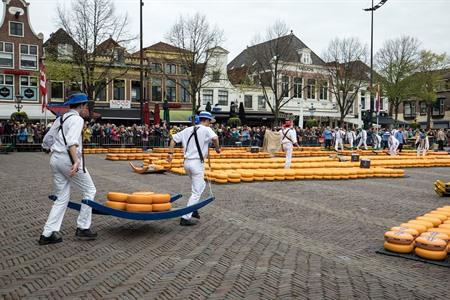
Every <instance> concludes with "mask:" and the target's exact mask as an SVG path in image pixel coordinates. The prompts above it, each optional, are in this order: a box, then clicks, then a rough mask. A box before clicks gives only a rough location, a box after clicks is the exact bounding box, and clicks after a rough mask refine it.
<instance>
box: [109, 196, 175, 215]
mask: <svg viewBox="0 0 450 300" xmlns="http://www.w3.org/2000/svg"><path fill="white" fill-rule="evenodd" d="M107 199H108V201H106V202H105V205H106V206H108V207H111V208H114V209H119V210H126V211H131V212H162V211H168V210H170V209H171V208H172V204H171V203H170V195H169V194H155V193H153V192H134V193H132V194H126V193H118V192H109V193H108V194H107Z"/></svg>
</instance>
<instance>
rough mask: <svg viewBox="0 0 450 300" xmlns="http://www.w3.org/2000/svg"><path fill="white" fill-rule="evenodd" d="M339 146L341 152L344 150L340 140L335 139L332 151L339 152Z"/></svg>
mask: <svg viewBox="0 0 450 300" xmlns="http://www.w3.org/2000/svg"><path fill="white" fill-rule="evenodd" d="M339 146H341V150H344V143H343V142H342V139H336V142H335V144H334V150H336V151H339Z"/></svg>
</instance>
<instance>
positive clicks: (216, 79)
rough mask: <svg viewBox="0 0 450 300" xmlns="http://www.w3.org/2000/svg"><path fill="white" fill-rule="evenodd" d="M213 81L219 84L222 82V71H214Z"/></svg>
mask: <svg viewBox="0 0 450 300" xmlns="http://www.w3.org/2000/svg"><path fill="white" fill-rule="evenodd" d="M212 81H213V82H219V81H220V71H214V72H213V73H212Z"/></svg>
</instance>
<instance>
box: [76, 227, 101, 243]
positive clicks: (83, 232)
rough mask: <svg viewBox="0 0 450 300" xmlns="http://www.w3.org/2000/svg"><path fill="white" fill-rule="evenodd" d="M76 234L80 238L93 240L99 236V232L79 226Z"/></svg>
mask: <svg viewBox="0 0 450 300" xmlns="http://www.w3.org/2000/svg"><path fill="white" fill-rule="evenodd" d="M75 236H76V237H77V238H78V239H80V240H84V241H91V240H95V239H96V238H97V233H96V232H92V231H91V229H80V228H77V232H76V233H75Z"/></svg>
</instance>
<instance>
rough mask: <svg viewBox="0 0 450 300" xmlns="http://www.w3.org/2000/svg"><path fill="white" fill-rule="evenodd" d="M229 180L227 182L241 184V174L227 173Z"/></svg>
mask: <svg viewBox="0 0 450 300" xmlns="http://www.w3.org/2000/svg"><path fill="white" fill-rule="evenodd" d="M227 175H228V178H227V181H229V182H232V183H240V182H241V174H239V173H236V172H228V173H227Z"/></svg>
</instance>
